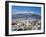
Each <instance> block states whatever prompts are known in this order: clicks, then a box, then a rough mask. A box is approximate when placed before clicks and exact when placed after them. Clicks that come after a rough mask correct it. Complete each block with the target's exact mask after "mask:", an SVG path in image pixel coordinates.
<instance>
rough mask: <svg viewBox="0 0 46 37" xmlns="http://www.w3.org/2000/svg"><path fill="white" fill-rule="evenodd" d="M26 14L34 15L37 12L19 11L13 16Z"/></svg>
mask: <svg viewBox="0 0 46 37" xmlns="http://www.w3.org/2000/svg"><path fill="white" fill-rule="evenodd" d="M24 13H32V14H34V13H35V12H33V11H17V12H13V14H24Z"/></svg>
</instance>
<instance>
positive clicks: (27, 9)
mask: <svg viewBox="0 0 46 37" xmlns="http://www.w3.org/2000/svg"><path fill="white" fill-rule="evenodd" d="M25 12H27V13H29V12H31V13H34V14H37V15H40V13H41V7H31V6H12V13H13V14H16V13H25Z"/></svg>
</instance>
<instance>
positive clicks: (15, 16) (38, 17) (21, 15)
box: [12, 13, 41, 19]
mask: <svg viewBox="0 0 46 37" xmlns="http://www.w3.org/2000/svg"><path fill="white" fill-rule="evenodd" d="M19 18H25V19H28V18H30V19H31V18H32V19H41V16H40V15H37V14H32V13H23V14H12V19H19Z"/></svg>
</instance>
